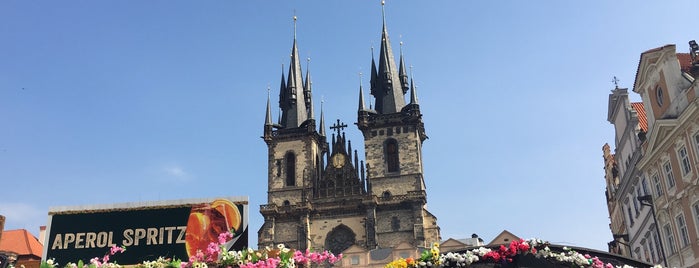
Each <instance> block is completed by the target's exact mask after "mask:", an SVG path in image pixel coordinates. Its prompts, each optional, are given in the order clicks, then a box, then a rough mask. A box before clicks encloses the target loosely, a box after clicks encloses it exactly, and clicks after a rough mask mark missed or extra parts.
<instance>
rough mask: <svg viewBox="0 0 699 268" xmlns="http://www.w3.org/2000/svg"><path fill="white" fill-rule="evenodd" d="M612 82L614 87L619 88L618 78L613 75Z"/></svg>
mask: <svg viewBox="0 0 699 268" xmlns="http://www.w3.org/2000/svg"><path fill="white" fill-rule="evenodd" d="M612 83H614V87H615V88H619V79H618V78H616V76H614V79H612Z"/></svg>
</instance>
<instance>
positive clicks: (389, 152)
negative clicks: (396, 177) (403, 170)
mask: <svg viewBox="0 0 699 268" xmlns="http://www.w3.org/2000/svg"><path fill="white" fill-rule="evenodd" d="M385 146H386V163H387V165H388V172H397V171H398V166H399V161H398V142H397V141H396V140H394V139H390V140H387V141H386V145H385Z"/></svg>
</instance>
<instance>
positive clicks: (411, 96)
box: [410, 66, 418, 104]
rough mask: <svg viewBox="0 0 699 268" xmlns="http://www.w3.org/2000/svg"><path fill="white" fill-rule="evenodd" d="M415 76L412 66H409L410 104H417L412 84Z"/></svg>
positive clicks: (414, 88)
mask: <svg viewBox="0 0 699 268" xmlns="http://www.w3.org/2000/svg"><path fill="white" fill-rule="evenodd" d="M414 77H415V76H414V75H413V66H410V104H418V103H417V92H416V91H415V90H416V87H415V83H414V82H413V78H414Z"/></svg>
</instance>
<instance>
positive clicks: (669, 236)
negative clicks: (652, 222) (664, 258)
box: [663, 223, 677, 256]
mask: <svg viewBox="0 0 699 268" xmlns="http://www.w3.org/2000/svg"><path fill="white" fill-rule="evenodd" d="M663 232H664V233H665V240H666V241H665V242H667V252H669V253H670V254H669V256H672V255H673V254H675V252H677V247H676V246H675V235H674V234H673V233H672V227H671V226H670V224H669V223H668V224H665V226H663Z"/></svg>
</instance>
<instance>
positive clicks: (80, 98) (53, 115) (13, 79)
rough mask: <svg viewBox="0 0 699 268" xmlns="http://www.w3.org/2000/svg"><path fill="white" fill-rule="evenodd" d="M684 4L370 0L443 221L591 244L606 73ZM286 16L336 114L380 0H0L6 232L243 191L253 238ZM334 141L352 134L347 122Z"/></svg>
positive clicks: (365, 57) (597, 242) (678, 26)
mask: <svg viewBox="0 0 699 268" xmlns="http://www.w3.org/2000/svg"><path fill="white" fill-rule="evenodd" d="M692 6H694V3H692V2H691V1H671V2H663V1H653V2H651V1H648V2H643V3H640V2H638V1H631V0H628V1H601V0H600V1H538V2H529V1H514V0H513V1H438V2H434V1H389V2H388V3H387V5H386V15H387V24H388V31H389V34H390V36H391V41H392V43H393V48H394V51H396V54H397V52H398V48H399V45H398V42H400V41H403V43H404V46H403V51H404V54H405V57H406V61H407V64H408V65H413V66H414V69H413V70H414V78H415V82H416V84H417V86H418V98H419V101H420V105H421V109H422V112H423V114H424V121H425V127H426V130H427V134H428V136H429V139H428V140H426V141H425V143H424V161H425V165H424V171H425V181H426V183H427V187H428V206H429V209H430V211H431V212H432V213H434V214H435V215H436V216H437V218H438V223H439V225H440V226H441V228H442V229H441V230H442V237H443V238H445V239H446V238H449V237H454V238H464V237H470V235H471V234H472V233H477V234H479V235H480V236H481V237H482V238H484V239H485V240H486V242H487V241H489V240H491V239H493V238H494V237H495V236H496V235H497V234H498V233H500V232H501V231H502V230H505V229H506V230H509V231H511V232H512V233H514V234H516V235H518V236H520V237H523V238H531V237H538V238H542V239H545V240H549V241H551V242H556V243H564V244H570V245H575V246H583V247H590V248H595V249H602V250H604V249H606V242H608V241H609V240H611V233H610V231H609V229H608V223H609V220H608V215H607V209H606V205H605V197H604V179H603V169H602V168H603V162H602V150H601V148H602V145H603V144H604V143H605V142H610V143H612V142H613V138H614V137H613V129H612V126H611V125H610V124H609V123H608V122H607V121H606V116H607V96H608V94H609V91H610V90H611V89H612V88H613V86H614V85H613V84H612V83H611V80H612V77H613V76H617V77H618V78H619V79H620V80H621V81H620V85H621V86H623V87H629V88H631V87H632V86H633V84H632V83H633V79H634V77H635V72H636V67H637V64H638V59H639V56H640V53H642V52H643V51H645V50H648V49H651V48H655V47H658V46H662V45H665V44H672V43H674V44H677V46H678V50H680V52H686V51H688V45H687V42H688V41H689V40H691V39H695V38H699V36H697V35H693V34H695V33H696V31H693V30H691V29H692V27H691V26H692V25H695V24H696V23H695V19H693V18H694V17H696V13H695V12H693V11H692V10H691V9H690V7H692ZM294 12H295V14H296V15H297V16H298V24H297V26H298V44H299V50H300V55H301V57H303V58H306V57H310V58H311V64H310V69H311V75H312V80H313V90H314V92H313V95H314V96H315V106H316V107H317V108H316V109H318V107H320V99H321V96H322V98H324V99H325V115H326V118H325V119H326V120H327V121H331V122H332V121H334V120H335V119H341V120H342V121H344V122H346V123H348V124H351V123H354V122H355V121H356V110H357V96H358V88H359V84H360V82H359V76H358V73H359V72H366V70H368V69H369V67H370V63H371V61H370V60H371V50H370V47H371V46H372V43H373V44H378V43H379V42H380V39H379V37H380V31H381V6H380V3H379V1H14V0H10V1H2V2H0V39H1V40H2V41H0V182H1V184H2V194H0V214H3V215H5V216H7V223H6V226H5V228H6V229H17V228H26V229H28V230H30V231H32V232H33V233H35V234H36V233H38V228H39V226H40V225H45V224H46V223H47V222H46V221H47V211H48V209H49V207H52V206H74V205H90V204H110V203H121V202H136V201H152V200H171V199H183V198H205V197H217V196H241V195H246V196H249V198H250V204H251V212H252V213H251V214H250V231H251V232H250V234H251V245H255V244H256V241H257V237H256V235H257V230H258V228H259V227H260V225H261V223H262V218H261V217H260V215H259V211H258V209H259V205H260V204H263V203H266V190H267V185H266V182H267V177H266V174H267V173H266V170H267V166H266V163H267V148H266V145H265V143H264V142H263V141H262V139H260V136H261V135H262V130H263V123H264V111H265V103H266V100H267V86H268V85H271V87H272V90H273V91H272V96H278V87H279V79H280V73H281V71H280V69H281V64H285V65H288V61H289V53H290V49H291V44H292V36H293V22H292V16H293V15H294ZM377 53H378V52H377ZM305 69H306V67H305V66H304V72H305ZM364 87H365V89H366V88H368V79H364ZM365 92H366V91H365ZM367 94H368V93H367ZM366 97H367V98H368V95H367V96H366ZM633 98H634V99H635V100H638V99H640V98H638V97H637V96H633ZM276 101H277V99H276V98H275V99H273V100H272V102H273V103H276ZM316 111H318V110H316ZM276 116H277V112H276V110H275V111H274V117H275V118H276ZM348 137H349V138H350V139H351V140H353V141H354V144H355V145H358V144H361V141H362V139H361V135H360V133H359V131H358V130H357V129H356V127H350V128H349V130H348ZM355 147H360V146H355ZM362 154H363V153H362ZM360 155H361V154H360Z"/></svg>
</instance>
